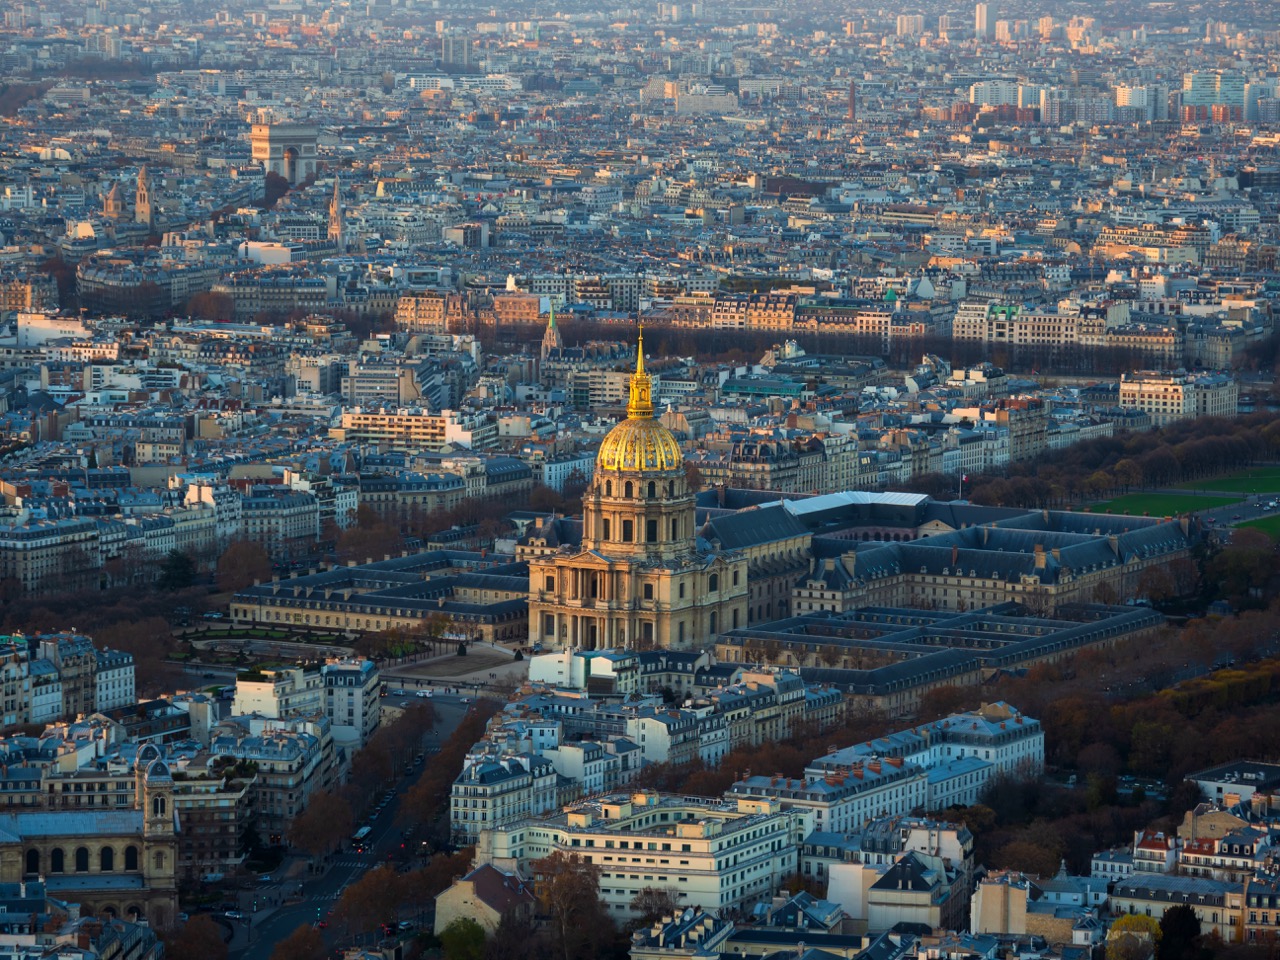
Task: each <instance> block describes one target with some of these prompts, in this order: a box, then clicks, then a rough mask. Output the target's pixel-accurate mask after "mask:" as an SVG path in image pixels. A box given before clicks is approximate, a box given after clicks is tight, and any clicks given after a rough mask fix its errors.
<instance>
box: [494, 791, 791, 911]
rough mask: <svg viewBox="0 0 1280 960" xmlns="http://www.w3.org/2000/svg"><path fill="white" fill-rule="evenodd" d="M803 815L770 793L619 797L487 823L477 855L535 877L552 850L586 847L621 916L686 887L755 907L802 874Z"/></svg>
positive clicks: (714, 906) (604, 892) (698, 897)
mask: <svg viewBox="0 0 1280 960" xmlns="http://www.w3.org/2000/svg"><path fill="white" fill-rule="evenodd" d="M804 820H805V818H804V816H803V814H802V813H801V812H800V811H786V810H782V809H781V808H780V806H779V805H778V804H777V803H776V802H775V801H772V800H766V799H758V798H750V797H739V798H736V799H735V800H734V801H732V802H726V801H722V800H709V799H702V798H696V797H677V796H671V795H661V794H657V793H637V794H633V795H631V796H622V795H617V796H611V797H605V798H601V799H597V800H590V801H583V802H581V803H577V804H574V805H572V806H569V807H567V808H565V810H563V811H561V812H558V813H555V814H552V815H550V816H546V817H532V818H525V819H522V820H518V821H515V822H513V823H510V824H507V825H505V826H501V827H497V828H493V829H490V830H486V831H484V832H483V834H482V835H481V837H480V840H479V844H478V846H477V861H478V862H479V863H493V864H494V865H495V866H498V867H500V868H501V867H503V866H504V865H509V866H508V868H517V869H518V870H520V871H522V872H523V873H522V875H526V876H527V875H528V873H527V871H528V870H529V869H530V868H531V867H532V865H533V863H534V862H535V861H537V860H539V859H542V858H543V857H547V856H549V855H551V854H552V853H555V852H562V853H565V854H577V855H579V856H581V857H582V858H583V859H584V860H586V861H587V862H589V863H592V864H594V865H595V866H596V867H598V868H599V870H600V897H601V900H603V901H604V904H605V907H606V909H607V910H608V911H609V914H610V915H611V916H612V917H614V918H615V920H619V921H624V920H628V919H632V918H633V917H634V912H633V909H632V906H631V902H632V900H633V898H634V897H635V895H636V894H637V893H639V892H640V891H641V890H643V889H644V888H645V887H658V888H671V889H672V890H675V891H677V892H678V893H679V894H680V902H681V905H682V906H684V907H694V908H701V909H702V910H704V911H707V912H719V913H727V912H730V911H743V912H748V911H750V910H751V908H752V907H753V906H754V905H755V904H757V903H767V902H770V900H771V898H772V896H773V894H774V893H775V892H776V890H777V889H778V886H779V884H780V883H781V882H782V881H783V880H784V878H786V877H788V876H790V875H791V874H793V873H795V872H796V868H797V865H798V863H799V852H798V849H799V842H800V840H801V839H802V838H803V832H804Z"/></svg>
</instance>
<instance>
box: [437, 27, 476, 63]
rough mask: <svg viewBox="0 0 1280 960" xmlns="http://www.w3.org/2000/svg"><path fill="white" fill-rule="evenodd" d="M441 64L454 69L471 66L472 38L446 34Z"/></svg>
mask: <svg viewBox="0 0 1280 960" xmlns="http://www.w3.org/2000/svg"><path fill="white" fill-rule="evenodd" d="M440 62H441V63H443V64H447V65H449V66H453V67H469V66H471V38H470V37H468V36H466V35H464V34H460V33H446V34H445V35H444V36H442V37H441V38H440Z"/></svg>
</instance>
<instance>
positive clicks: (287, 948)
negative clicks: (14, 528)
mask: <svg viewBox="0 0 1280 960" xmlns="http://www.w3.org/2000/svg"><path fill="white" fill-rule="evenodd" d="M328 955H329V950H328V947H327V946H326V945H325V942H324V938H323V937H322V936H320V932H319V931H318V930H316V929H315V928H314V927H312V926H311V925H310V924H305V925H303V926H301V927H298V929H297V930H295V931H293V933H291V934H289V936H287V937H285V938H284V939H283V940H281V941H280V942H279V943H277V944H276V948H275V949H274V950H272V951H271V960H325V957H327V956H328Z"/></svg>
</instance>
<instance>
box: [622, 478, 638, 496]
mask: <svg viewBox="0 0 1280 960" xmlns="http://www.w3.org/2000/svg"><path fill="white" fill-rule="evenodd" d="M622 491H623V492H622V495H623V496H624V497H633V496H635V488H634V487H633V486H632V485H631V481H630V480H628V481H627V485H626V486H625V487H623V488H622Z"/></svg>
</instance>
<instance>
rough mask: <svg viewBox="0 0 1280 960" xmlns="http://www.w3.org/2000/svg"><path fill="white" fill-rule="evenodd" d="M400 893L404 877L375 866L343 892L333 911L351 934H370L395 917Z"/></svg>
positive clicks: (387, 867)
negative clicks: (335, 910)
mask: <svg viewBox="0 0 1280 960" xmlns="http://www.w3.org/2000/svg"><path fill="white" fill-rule="evenodd" d="M404 896H405V888H404V876H403V875H402V874H400V873H397V872H396V870H395V869H394V868H393V867H389V866H386V865H383V866H378V867H375V868H374V869H372V870H370V871H369V872H368V873H366V874H364V876H362V877H361V878H360V879H359V880H357V881H356V882H355V883H353V884H351V885H350V886H349V887H347V889H346V890H344V891H343V893H342V899H341V900H339V901H338V908H337V914H338V916H339V917H340V918H341V919H342V920H343V921H344V922H345V923H346V924H347V927H348V929H349V930H350V931H351V932H352V933H355V934H364V933H371V932H372V931H374V930H376V929H377V928H378V925H379V924H382V923H386V922H388V921H389V920H390V919H392V918H393V917H394V916H395V912H396V910H398V909H399V907H400V903H401V901H402V900H403V899H404Z"/></svg>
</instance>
